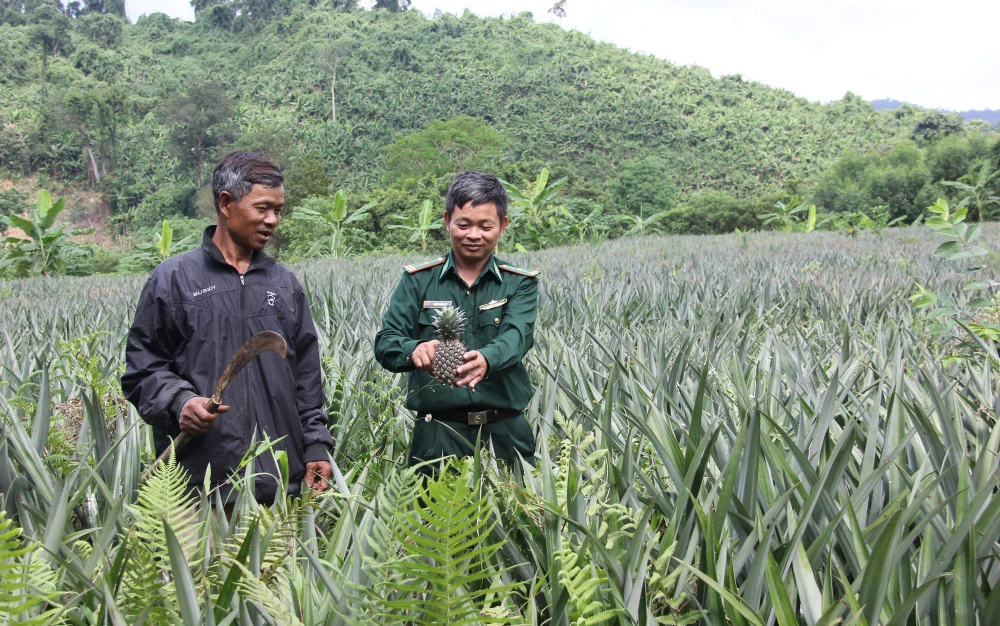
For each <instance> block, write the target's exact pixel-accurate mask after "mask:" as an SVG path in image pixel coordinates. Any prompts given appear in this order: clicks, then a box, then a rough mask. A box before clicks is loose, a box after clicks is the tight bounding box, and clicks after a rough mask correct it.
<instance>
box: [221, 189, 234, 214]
mask: <svg viewBox="0 0 1000 626" xmlns="http://www.w3.org/2000/svg"><path fill="white" fill-rule="evenodd" d="M234 204H236V202H234V201H233V194H231V193H229V192H228V191H223V192H221V193H220V194H219V217H224V218H226V219H229V218H230V217H231V216H232V214H233V205H234Z"/></svg>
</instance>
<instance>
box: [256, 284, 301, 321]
mask: <svg viewBox="0 0 1000 626" xmlns="http://www.w3.org/2000/svg"><path fill="white" fill-rule="evenodd" d="M246 297H247V312H248V313H249V314H250V315H252V316H262V315H279V316H286V315H288V316H293V317H294V316H295V299H294V295H293V293H292V288H291V287H290V286H284V285H252V286H248V288H247V295H246Z"/></svg>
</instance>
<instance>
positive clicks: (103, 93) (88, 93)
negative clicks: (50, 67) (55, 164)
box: [62, 84, 128, 186]
mask: <svg viewBox="0 0 1000 626" xmlns="http://www.w3.org/2000/svg"><path fill="white" fill-rule="evenodd" d="M82 87H83V88H74V89H70V90H69V91H67V92H66V94H65V96H64V97H63V103H62V110H63V113H64V115H65V119H66V121H67V122H68V124H69V125H70V126H71V127H72V128H73V129H74V130H75V131H76V132H77V134H78V136H79V138H80V143H81V145H82V146H83V151H84V155H85V160H86V170H87V173H88V175H89V177H90V180H91V183H92V185H95V186H96V185H98V184H100V182H101V179H102V178H103V177H105V176H107V175H108V171H109V170H112V169H113V168H114V166H115V163H116V160H117V154H118V139H119V127H120V126H121V124H122V117H123V116H124V115H125V106H126V102H127V100H128V93H127V92H126V91H125V89H124V88H122V87H118V86H115V85H104V84H98V85H93V86H89V85H88V86H82Z"/></svg>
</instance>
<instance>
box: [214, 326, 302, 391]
mask: <svg viewBox="0 0 1000 626" xmlns="http://www.w3.org/2000/svg"><path fill="white" fill-rule="evenodd" d="M268 350H274V351H275V352H277V353H278V354H280V355H281V358H283V359H284V358H285V357H287V356H288V344H286V343H285V338H284V337H282V336H281V335H279V334H278V333H276V332H274V331H272V330H265V331H261V332H259V333H257V334H256V335H254V336H253V337H251V338H250V339H249V340H248V341H247V342H246V343H245V344H243V346H242V347H241V348H240V349H239V350H237V351H236V354H234V355H233V358H232V360H230V361H229V365H227V366H226V369H225V371H223V372H222V376H221V377H219V382H217V383H216V384H215V393H213V394H212V401H213V402H215V403H216V404H222V392H223V391H225V389H226V387H228V386H229V383H231V382H232V380H233V379H234V378H236V375H237V374H239V373H240V370H242V369H243V368H244V367H246V365H247V363H249V362H250V361H252V360H254V358H256V357H257V356H258V355H259V354H261V353H263V352H267V351H268Z"/></svg>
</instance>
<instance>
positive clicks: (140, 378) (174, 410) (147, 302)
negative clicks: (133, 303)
mask: <svg viewBox="0 0 1000 626" xmlns="http://www.w3.org/2000/svg"><path fill="white" fill-rule="evenodd" d="M159 283H160V281H159V279H158V275H157V273H156V272H154V273H153V274H152V275H150V277H149V280H147V281H146V286H145V287H143V289H142V293H141V294H140V295H139V304H138V306H137V307H136V310H135V319H134V320H133V322H132V327H131V328H130V329H129V332H128V339H127V340H126V343H125V373H124V374H123V375H122V381H121V382H122V393H123V394H124V395H125V398H126V399H127V400H128V401H129V402H131V403H132V404H133V405H134V406H135V408H136V410H137V411H138V412H139V415H140V416H141V417H142V419H143V420H145V421H146V423H148V424H151V425H154V426H162V427H164V428H168V427H171V426H176V424H177V420H178V417H179V415H180V412H181V409H182V408H183V407H184V403H185V402H187V401H188V400H190V399H191V398H193V397H194V396H196V395H197V393H196V391H195V388H194V385H192V384H191V383H190V382H188V381H187V380H185V379H184V378H182V377H181V376H180V375H179V374H178V373H177V371H176V367H175V360H174V348H175V347H176V346H177V345H178V343H179V342H180V340H181V338H180V333H179V332H178V331H177V325H176V323H175V319H174V315H173V308H172V306H171V304H170V302H169V300H168V299H167V297H166V296H165V295H164V293H163V292H162V291H161V289H160V284H159Z"/></svg>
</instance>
